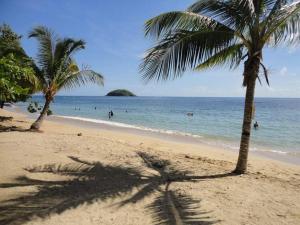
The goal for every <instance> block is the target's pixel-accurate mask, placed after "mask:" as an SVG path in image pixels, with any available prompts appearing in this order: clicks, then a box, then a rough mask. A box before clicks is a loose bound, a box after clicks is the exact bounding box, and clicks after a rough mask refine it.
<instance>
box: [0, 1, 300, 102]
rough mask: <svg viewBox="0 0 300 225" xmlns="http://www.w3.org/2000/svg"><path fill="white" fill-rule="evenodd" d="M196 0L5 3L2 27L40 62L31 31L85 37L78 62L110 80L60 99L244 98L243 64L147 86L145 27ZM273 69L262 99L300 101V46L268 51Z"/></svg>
mask: <svg viewBox="0 0 300 225" xmlns="http://www.w3.org/2000/svg"><path fill="white" fill-rule="evenodd" d="M193 2H194V1H192V0H185V1H182V0H127V1H124V0H109V1H105V0H85V1H83V0H43V1H41V0H26V1H22V0H0V23H7V24H9V25H10V26H11V27H12V29H13V30H14V31H15V32H17V33H18V34H21V35H23V38H22V45H23V47H24V49H25V50H26V52H27V54H28V55H29V56H31V57H33V58H35V56H36V53H37V42H36V40H34V39H28V38H27V36H28V32H29V31H30V30H31V29H32V28H33V27H35V26H37V25H44V26H47V27H49V28H51V29H52V30H53V31H55V33H56V34H58V35H59V36H60V37H71V38H77V39H83V40H85V41H86V42H87V45H86V49H85V50H83V51H81V52H79V53H78V54H77V55H76V56H75V59H76V61H77V63H78V65H88V66H90V67H91V69H93V70H94V71H96V72H100V73H101V74H103V76H104V77H105V85H104V87H99V86H96V85H92V84H91V85H87V86H83V87H80V88H76V89H72V90H68V91H65V90H62V91H60V92H59V95H75V96H78V95H86V96H102V95H105V94H106V93H107V92H109V91H111V90H113V89H118V88H122V89H123V88H124V89H128V90H130V91H132V92H134V93H135V94H136V95H138V96H197V97H198V96H199V97H202V96H203V97H207V96H213V97H219V96H226V97H240V96H244V94H245V88H243V87H242V65H241V66H240V67H239V68H237V69H236V70H229V69H228V68H226V67H219V68H216V69H210V70H206V71H202V72H194V71H187V72H186V73H185V74H184V75H183V76H182V77H181V78H178V79H176V80H170V81H167V82H150V83H147V84H145V82H143V80H142V79H141V74H139V70H138V68H139V64H140V63H141V61H142V56H143V54H144V52H145V51H146V50H147V49H148V48H150V47H151V46H153V45H154V41H153V40H151V39H149V38H146V37H145V36H144V32H143V26H144V23H145V21H146V20H147V19H150V18H152V17H154V16H157V15H159V14H160V13H163V12H167V11H174V10H184V9H186V8H187V7H188V6H189V5H191V4H192V3H193ZM263 60H264V64H265V65H266V66H267V68H268V69H269V71H270V87H268V85H267V84H266V83H265V82H263V85H260V84H257V89H256V96H258V97H300V48H299V47H293V48H292V47H278V48H276V49H265V50H264V58H263Z"/></svg>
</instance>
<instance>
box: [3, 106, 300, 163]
mask: <svg viewBox="0 0 300 225" xmlns="http://www.w3.org/2000/svg"><path fill="white" fill-rule="evenodd" d="M6 109H8V110H9V111H11V112H17V113H21V114H24V116H27V117H28V118H31V119H34V118H35V117H36V115H35V114H30V113H27V112H26V111H24V110H22V109H21V108H19V107H18V106H15V105H14V106H13V108H6ZM46 120H48V121H52V122H57V123H60V124H66V125H71V126H76V127H82V128H91V129H97V130H101V131H112V132H120V133H128V134H133V135H138V136H142V137H152V138H157V139H159V140H163V141H169V142H175V143H182V144H192V145H196V146H197V145H198V146H199V147H205V148H209V149H214V150H218V151H221V152H222V151H224V150H225V151H226V152H231V153H234V154H236V157H237V155H238V148H237V147H236V148H232V146H231V145H229V144H225V143H224V141H222V140H221V141H220V140H217V139H213V140H207V139H205V138H203V137H201V136H199V135H192V134H187V133H183V132H179V131H178V132H174V131H169V130H159V129H153V128H147V127H139V126H135V125H130V124H124V123H120V122H114V121H106V120H99V119H90V118H84V117H73V116H61V115H52V116H49V117H47V118H46ZM254 149H256V150H254ZM249 154H250V155H254V156H255V157H260V158H264V159H271V160H276V161H280V162H284V163H288V164H293V165H300V157H299V156H298V155H293V154H289V153H288V152H281V151H274V150H271V149H266V148H265V147H259V150H257V148H250V153H249Z"/></svg>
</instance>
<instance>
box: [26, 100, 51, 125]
mask: <svg viewBox="0 0 300 225" xmlns="http://www.w3.org/2000/svg"><path fill="white" fill-rule="evenodd" d="M50 103H51V99H50V98H46V101H45V105H44V107H43V110H42V112H41V114H40V116H39V117H38V118H37V120H36V121H35V122H34V123H33V124H32V125H31V127H30V129H31V130H39V129H40V127H41V125H42V122H43V120H44V118H45V116H46V115H47V112H48V110H49V106H50Z"/></svg>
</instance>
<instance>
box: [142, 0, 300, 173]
mask: <svg viewBox="0 0 300 225" xmlns="http://www.w3.org/2000/svg"><path fill="white" fill-rule="evenodd" d="M299 32H300V2H299V1H297V2H295V1H290V0H202V1H197V2H195V3H194V4H193V5H191V6H190V7H189V8H188V9H187V10H185V11H176V12H168V13H163V14H161V15H159V16H156V17H154V18H152V19H150V20H148V21H147V22H146V24H145V34H146V36H152V37H154V38H155V39H156V40H157V44H156V45H155V46H154V47H153V48H151V49H149V50H148V52H147V54H146V56H145V57H144V59H143V63H142V64H141V72H142V76H143V78H144V79H146V80H152V79H156V80H167V79H169V78H177V77H180V76H181V75H182V74H183V72H185V71H186V70H187V69H188V68H190V69H195V70H203V69H207V68H211V67H214V66H220V65H228V66H229V67H230V68H236V67H237V66H238V65H240V64H241V63H242V62H244V72H243V76H244V77H243V86H244V87H246V97H245V107H244V120H243V128H242V135H241V142H240V151H239V157H238V162H237V165H236V169H235V172H236V173H239V174H241V173H245V172H246V170H247V158H248V150H249V141H250V132H251V121H252V111H253V102H254V91H255V84H256V79H258V80H259V82H260V78H259V72H260V71H262V73H263V74H264V76H265V78H266V81H267V83H268V84H269V81H268V71H267V69H266V67H265V66H264V65H263V64H262V60H263V49H264V47H266V46H268V47H274V46H277V45H279V44H294V43H296V42H297V41H298V40H299Z"/></svg>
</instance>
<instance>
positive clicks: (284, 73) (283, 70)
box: [279, 66, 288, 76]
mask: <svg viewBox="0 0 300 225" xmlns="http://www.w3.org/2000/svg"><path fill="white" fill-rule="evenodd" d="M279 74H280V75H281V76H286V75H287V74H288V69H287V68H286V67H285V66H284V67H282V68H281V70H280V71H279Z"/></svg>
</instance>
